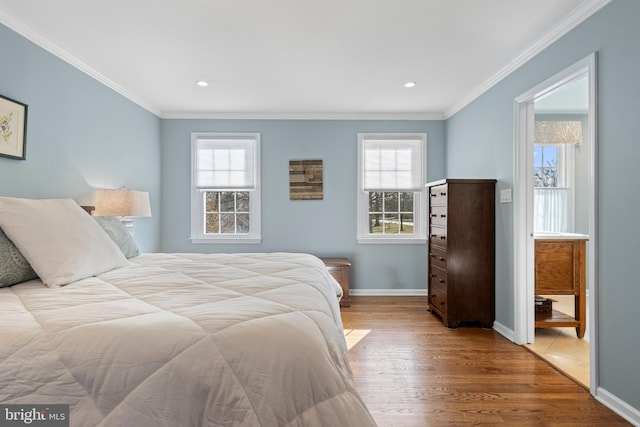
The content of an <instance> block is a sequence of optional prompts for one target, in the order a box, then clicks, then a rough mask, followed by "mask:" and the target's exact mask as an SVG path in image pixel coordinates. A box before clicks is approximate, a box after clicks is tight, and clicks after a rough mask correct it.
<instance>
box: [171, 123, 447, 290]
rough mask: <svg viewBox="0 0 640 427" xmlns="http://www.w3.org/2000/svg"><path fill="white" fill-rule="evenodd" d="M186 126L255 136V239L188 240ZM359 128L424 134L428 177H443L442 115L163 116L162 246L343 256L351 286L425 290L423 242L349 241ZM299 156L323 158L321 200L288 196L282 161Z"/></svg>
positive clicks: (175, 249) (183, 249) (353, 224)
mask: <svg viewBox="0 0 640 427" xmlns="http://www.w3.org/2000/svg"><path fill="white" fill-rule="evenodd" d="M191 132H259V133H260V134H261V176H262V181H261V183H262V184H261V185H262V243H261V244H259V245H227V244H223V245H221V244H217V245H216V244H192V243H190V241H189V236H190V235H189V233H190V228H189V224H190V200H191V199H190V182H191V181H190V180H191V172H190V168H191V148H190V141H191ZM359 132H425V133H426V134H427V162H428V165H427V177H428V178H429V179H440V178H442V177H443V176H444V161H445V149H444V141H445V135H444V121H352V120H163V123H162V213H163V215H162V230H163V234H162V250H163V251H165V252H268V251H290V252H293V251H302V252H309V253H312V254H315V255H318V256H345V257H348V258H350V259H351V260H352V263H353V267H352V276H351V280H352V283H351V287H352V288H354V289H421V290H423V291H424V290H425V289H426V280H425V276H426V263H425V259H426V255H425V253H426V252H425V251H426V246H425V245H395V244H394V245H359V244H357V243H356V194H357V188H356V179H357V172H356V164H357V134H358V133H359ZM304 159H322V160H323V167H324V199H323V200H316V201H301V200H297V201H292V200H289V160H304Z"/></svg>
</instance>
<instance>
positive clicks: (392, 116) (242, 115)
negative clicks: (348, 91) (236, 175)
mask: <svg viewBox="0 0 640 427" xmlns="http://www.w3.org/2000/svg"><path fill="white" fill-rule="evenodd" d="M160 118H162V119H211V120H215V119H220V120H407V121H417V120H445V119H446V117H445V115H444V114H442V113H437V112H436V113H428V112H400V113H346V112H345V113H330V112H325V113H294V112H290V113H266V112H208V113H197V112H193V113H179V112H166V113H163V114H161V115H160Z"/></svg>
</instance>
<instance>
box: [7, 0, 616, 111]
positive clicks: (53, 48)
mask: <svg viewBox="0 0 640 427" xmlns="http://www.w3.org/2000/svg"><path fill="white" fill-rule="evenodd" d="M610 2H611V0H590V1H587V2H586V3H584V4H582V5H580V6H579V7H578V8H576V9H575V10H574V11H573V12H572V13H571V14H570V15H569V16H568V17H567V18H566V19H564V20H563V21H562V22H560V23H559V24H558V25H557V26H556V27H555V28H553V29H552V30H550V31H548V32H547V33H546V34H545V35H543V37H541V38H540V39H539V40H538V41H537V42H536V43H534V44H533V45H532V46H530V47H529V48H528V49H527V50H526V51H524V52H523V53H521V54H520V55H518V56H517V57H516V58H515V59H514V60H513V61H511V62H510V63H509V64H507V65H506V66H505V67H503V68H502V69H501V70H500V71H498V72H497V73H496V74H494V75H493V76H492V77H490V78H489V79H488V80H486V81H485V82H484V83H483V84H482V85H480V86H479V87H478V88H476V89H475V90H474V91H472V92H471V93H469V94H467V96H465V97H464V98H462V99H461V100H460V101H459V102H457V103H455V104H454V105H453V106H452V107H451V108H449V109H447V110H445V111H444V112H397V113H392V112H381V113H348V112H344V113H286V112H283V113H257V112H255V113H252V112H247V113H241V112H235V113H234V112H229V113H225V112H218V113H214V112H210V113H199V112H191V113H180V112H171V111H167V112H163V111H161V110H160V109H159V108H158V107H157V106H155V105H152V104H151V103H150V102H148V101H147V100H145V99H142V98H140V97H139V96H137V95H136V94H134V93H132V92H130V91H129V90H127V89H125V88H123V87H122V86H120V85H119V84H117V83H116V82H114V81H113V80H111V79H109V78H108V77H106V76H105V75H103V74H101V73H99V72H98V71H96V70H95V69H94V68H92V67H90V66H89V65H87V64H85V63H84V62H83V61H81V60H79V59H78V58H76V57H75V56H73V55H71V54H70V53H68V52H67V51H65V50H64V49H62V48H61V47H60V46H58V45H56V44H55V43H52V42H51V41H50V40H48V39H47V38H46V37H44V36H43V35H41V34H40V33H38V32H36V31H35V30H33V29H32V28H30V27H28V26H27V25H25V24H23V23H22V22H20V21H19V20H18V19H17V18H15V17H14V16H12V15H10V14H8V13H7V12H5V11H3V10H0V23H2V24H3V25H5V26H7V27H8V28H10V29H11V30H13V31H15V32H16V33H18V34H20V35H21V36H23V37H24V38H26V39H27V40H30V41H31V42H33V43H35V44H36V45H38V46H40V47H41V48H43V49H45V50H47V51H48V52H51V53H52V54H53V55H55V56H57V57H58V58H60V59H62V60H63V61H65V62H67V63H69V64H71V65H72V66H74V67H76V68H77V69H79V70H80V71H82V72H84V73H85V74H87V75H89V76H91V77H92V78H94V79H95V80H97V81H99V82H100V83H102V84H104V85H105V86H107V87H108V88H110V89H112V90H114V91H115V92H117V93H119V94H120V95H122V96H124V97H125V98H127V99H129V100H130V101H131V102H133V103H135V104H137V105H139V106H140V107H142V108H144V109H145V110H147V111H149V112H151V113H153V114H155V115H156V116H158V117H160V118H162V119H264V120H268V119H272V120H285V119H291V120H446V119H448V118H450V117H451V116H453V115H454V114H455V113H457V112H458V111H460V110H462V109H463V108H464V107H465V106H467V105H468V104H470V103H471V102H473V101H474V100H475V99H476V98H478V97H480V96H481V95H482V94H483V93H485V92H486V91H488V90H489V89H491V88H492V87H493V86H495V85H496V84H498V83H499V82H500V81H501V80H502V79H504V78H505V77H507V76H508V75H509V74H511V73H512V72H514V71H515V70H516V69H518V68H519V67H520V66H522V65H523V64H524V63H526V62H527V61H529V60H530V59H531V58H533V57H534V56H536V55H537V54H538V53H540V52H542V51H543V50H544V49H546V48H547V47H549V46H550V45H551V44H553V43H554V42H555V41H557V40H558V39H559V38H560V37H562V36H564V35H565V34H566V33H568V32H569V31H571V30H572V29H573V28H575V27H576V26H578V25H579V24H580V23H582V22H583V21H584V20H586V19H587V18H589V17H590V16H591V15H593V14H594V13H596V12H597V11H599V10H600V9H602V8H603V7H604V6H606V5H607V4H608V3H610Z"/></svg>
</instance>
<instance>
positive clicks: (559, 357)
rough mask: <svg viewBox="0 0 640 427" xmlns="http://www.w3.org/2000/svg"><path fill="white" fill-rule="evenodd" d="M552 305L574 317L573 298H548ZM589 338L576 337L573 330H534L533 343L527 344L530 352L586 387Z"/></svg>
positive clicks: (587, 383)
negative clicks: (552, 301) (550, 299)
mask: <svg viewBox="0 0 640 427" xmlns="http://www.w3.org/2000/svg"><path fill="white" fill-rule="evenodd" d="M548 298H552V299H553V300H554V301H555V302H554V303H553V308H554V309H555V310H558V311H561V312H563V313H566V314H569V315H571V316H573V312H574V309H573V297H572V296H564V295H554V296H548ZM588 339H589V336H588V333H587V334H585V337H584V338H583V339H579V338H578V337H577V336H576V329H575V328H542V329H536V335H535V339H534V343H533V344H527V345H526V346H525V347H527V348H528V349H529V350H530V351H532V352H533V353H535V354H537V355H538V356H540V357H541V358H542V359H544V360H546V361H547V362H548V363H549V364H551V365H553V366H554V367H555V368H556V369H558V370H560V371H562V372H564V373H565V374H566V375H567V376H569V377H571V378H573V379H574V380H575V381H576V382H578V383H580V384H582V385H583V386H585V387H586V388H589V341H588Z"/></svg>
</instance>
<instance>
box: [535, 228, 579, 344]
mask: <svg viewBox="0 0 640 427" xmlns="http://www.w3.org/2000/svg"><path fill="white" fill-rule="evenodd" d="M534 246H535V251H534V253H535V262H534V265H535V272H534V274H535V293H536V295H550V296H553V295H573V296H574V297H575V313H574V314H575V316H574V317H571V316H569V315H567V314H565V313H562V312H559V311H556V310H552V311H551V312H549V313H536V322H535V327H536V328H551V327H575V328H576V334H577V335H578V337H579V338H582V337H584V333H585V330H586V318H587V307H586V305H587V301H586V239H571V238H566V239H565V238H562V239H560V238H554V239H538V238H536V239H535V240H534Z"/></svg>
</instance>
